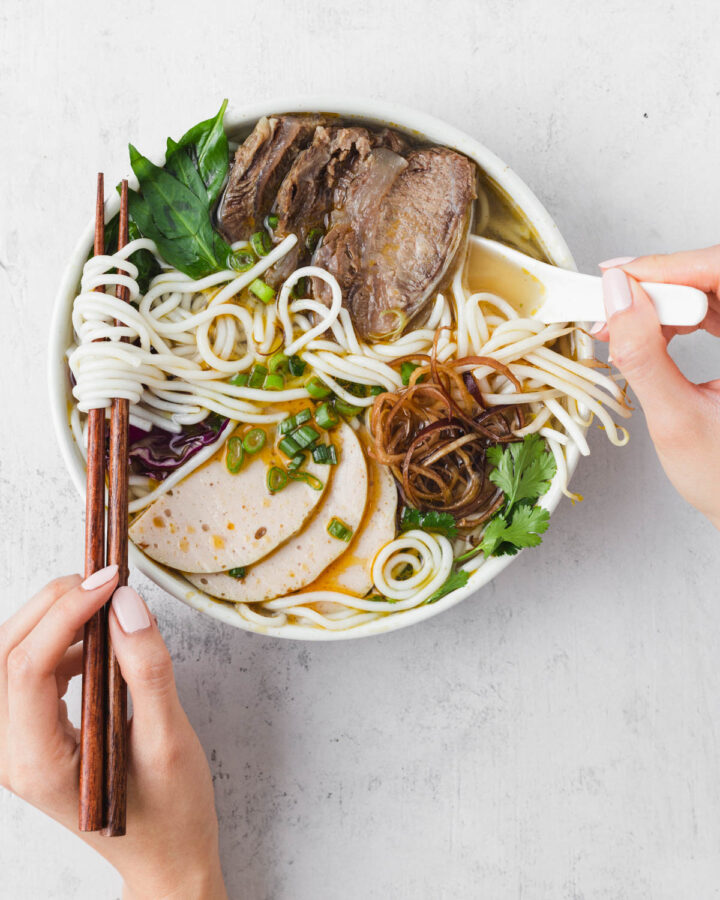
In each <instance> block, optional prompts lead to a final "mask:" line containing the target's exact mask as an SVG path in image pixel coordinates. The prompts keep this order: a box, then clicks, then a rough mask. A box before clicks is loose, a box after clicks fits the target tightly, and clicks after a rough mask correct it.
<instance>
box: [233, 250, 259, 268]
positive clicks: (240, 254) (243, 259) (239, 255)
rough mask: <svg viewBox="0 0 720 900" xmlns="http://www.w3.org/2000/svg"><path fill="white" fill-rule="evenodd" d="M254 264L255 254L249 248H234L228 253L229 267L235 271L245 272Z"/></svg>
mask: <svg viewBox="0 0 720 900" xmlns="http://www.w3.org/2000/svg"><path fill="white" fill-rule="evenodd" d="M254 265H255V254H254V253H253V252H252V251H251V250H236V251H235V252H234V253H232V254H230V268H231V269H234V270H235V271H236V272H247V270H248V269H252V267H253V266H254Z"/></svg>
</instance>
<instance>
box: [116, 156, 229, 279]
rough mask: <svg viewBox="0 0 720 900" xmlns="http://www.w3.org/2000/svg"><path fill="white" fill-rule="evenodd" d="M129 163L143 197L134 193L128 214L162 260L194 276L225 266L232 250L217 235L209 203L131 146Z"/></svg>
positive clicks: (131, 195) (131, 196) (130, 198)
mask: <svg viewBox="0 0 720 900" xmlns="http://www.w3.org/2000/svg"><path fill="white" fill-rule="evenodd" d="M176 162H178V165H179V166H180V165H182V166H183V167H184V166H185V164H184V163H182V164H181V163H180V161H179V160H176ZM130 163H131V165H132V168H133V171H134V172H135V175H136V176H137V179H138V182H139V183H140V188H141V190H142V196H140V195H138V194H136V193H135V192H131V193H130V197H129V209H130V215H131V217H132V218H133V220H134V221H135V222H136V224H137V225H138V227H139V229H140V231H141V232H142V233H143V234H144V235H145V236H146V237H149V238H151V239H152V240H154V241H155V243H156V244H157V246H158V251H159V253H160V255H161V256H162V257H163V259H164V260H165V261H166V262H168V263H169V264H170V265H172V266H175V267H176V268H177V269H180V271H181V272H184V273H185V274H187V275H190V277H191V278H202V277H204V276H205V275H209V274H210V273H212V272H217V271H219V270H220V269H222V268H224V267H225V263H226V259H227V256H228V254H229V253H230V248H229V247H228V245H227V244H226V243H225V241H223V240H222V238H220V236H219V235H217V234H216V233H215V232H214V231H213V227H212V223H211V221H210V210H209V207H208V204H207V201H206V200H203V199H201V198H200V197H198V196H197V194H195V193H194V192H193V190H191V189H190V188H189V187H187V185H186V184H184V183H183V182H182V181H180V180H178V178H176V177H175V176H174V175H172V174H171V173H170V172H168V171H166V170H165V169H161V168H160V167H159V166H156V165H154V163H152V162H150V160H149V159H147V158H146V157H144V156H143V155H142V154H141V153H139V152H138V150H136V149H135V147H133V146H132V144H131V145H130ZM182 171H183V172H185V171H186V168H182ZM196 187H197V185H196Z"/></svg>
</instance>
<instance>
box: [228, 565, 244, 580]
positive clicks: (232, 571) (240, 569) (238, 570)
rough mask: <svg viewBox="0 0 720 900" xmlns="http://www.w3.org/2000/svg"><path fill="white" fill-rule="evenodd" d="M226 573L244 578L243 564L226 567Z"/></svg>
mask: <svg viewBox="0 0 720 900" xmlns="http://www.w3.org/2000/svg"><path fill="white" fill-rule="evenodd" d="M228 575H229V576H230V577H231V578H244V577H245V576H246V575H247V569H246V568H245V566H236V567H235V568H234V569H228Z"/></svg>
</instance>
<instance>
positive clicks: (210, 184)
mask: <svg viewBox="0 0 720 900" xmlns="http://www.w3.org/2000/svg"><path fill="white" fill-rule="evenodd" d="M227 103H228V102H227V100H223V103H222V106H221V107H220V109H219V111H218V114H217V115H216V116H215V117H214V118H212V119H206V120H205V121H204V122H199V123H198V124H197V125H194V126H193V127H192V128H191V129H190V130H189V131H186V132H185V134H184V135H183V136H182V137H181V138H180V140H179V141H178V142H177V145H176V146H177V147H178V148H183V149H185V150H187V153H188V156H189V158H190V160H191V161H192V162H193V163H194V165H195V167H196V168H197V171H198V172H199V174H200V178H201V179H202V181H203V184H204V185H205V190H206V194H207V201H208V203H209V205H210V206H212V205H213V204H214V203H215V201H216V200H217V198H218V197H219V196H220V191H221V190H222V186H223V184H224V182H225V178H226V176H227V173H228V167H229V162H228V154H229V148H228V139H227V136H226V134H225V129H224V128H223V117H224V115H225V110H226V108H227ZM169 156H170V144H169V142H168V161H169Z"/></svg>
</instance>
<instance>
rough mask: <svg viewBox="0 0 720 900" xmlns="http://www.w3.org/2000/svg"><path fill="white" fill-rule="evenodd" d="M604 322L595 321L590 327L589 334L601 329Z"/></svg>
mask: <svg viewBox="0 0 720 900" xmlns="http://www.w3.org/2000/svg"><path fill="white" fill-rule="evenodd" d="M606 324H607V323H606V322H596V323H595V324H594V325H593V327H592V328H591V329H590V334H597V333H598V332H599V331H602V330H603V328H604V327H605V325H606Z"/></svg>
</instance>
